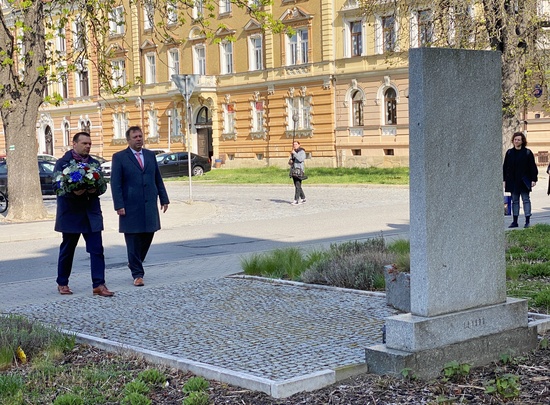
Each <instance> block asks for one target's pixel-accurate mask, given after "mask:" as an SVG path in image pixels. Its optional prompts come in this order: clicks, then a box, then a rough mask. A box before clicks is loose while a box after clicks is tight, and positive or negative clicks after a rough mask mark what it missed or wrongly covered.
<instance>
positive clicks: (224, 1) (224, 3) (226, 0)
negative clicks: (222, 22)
mask: <svg viewBox="0 0 550 405" xmlns="http://www.w3.org/2000/svg"><path fill="white" fill-rule="evenodd" d="M230 12H231V0H220V14H228V13H230Z"/></svg>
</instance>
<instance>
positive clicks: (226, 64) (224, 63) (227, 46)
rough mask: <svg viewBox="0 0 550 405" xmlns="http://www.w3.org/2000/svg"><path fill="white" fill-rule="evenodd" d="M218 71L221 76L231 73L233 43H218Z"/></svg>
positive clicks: (224, 41)
mask: <svg viewBox="0 0 550 405" xmlns="http://www.w3.org/2000/svg"><path fill="white" fill-rule="evenodd" d="M220 64H221V66H220V68H221V69H220V71H221V74H222V75H227V74H231V73H234V72H233V42H231V41H227V40H223V41H222V42H221V43H220Z"/></svg>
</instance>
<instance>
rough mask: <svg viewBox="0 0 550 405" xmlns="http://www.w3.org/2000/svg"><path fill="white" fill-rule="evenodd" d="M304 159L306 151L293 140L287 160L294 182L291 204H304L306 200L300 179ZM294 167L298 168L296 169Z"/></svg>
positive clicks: (302, 177)
mask: <svg viewBox="0 0 550 405" xmlns="http://www.w3.org/2000/svg"><path fill="white" fill-rule="evenodd" d="M305 160H306V151H305V150H304V149H303V148H302V147H301V146H300V142H298V141H294V142H293V143H292V152H291V154H290V159H289V161H288V163H289V165H290V175H291V177H292V181H293V182H294V201H293V202H292V203H291V204H292V205H298V204H304V203H305V202H306V195H305V194H304V190H302V180H304V179H305V177H304V176H305V172H304V161H305ZM296 169H298V170H297V171H296Z"/></svg>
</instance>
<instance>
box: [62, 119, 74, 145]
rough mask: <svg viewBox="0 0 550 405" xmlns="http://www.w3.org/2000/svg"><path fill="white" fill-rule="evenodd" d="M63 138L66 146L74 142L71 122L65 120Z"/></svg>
mask: <svg viewBox="0 0 550 405" xmlns="http://www.w3.org/2000/svg"><path fill="white" fill-rule="evenodd" d="M63 139H64V140H65V146H69V145H70V144H71V142H72V139H71V131H70V129H69V123H68V122H67V121H65V123H64V124H63Z"/></svg>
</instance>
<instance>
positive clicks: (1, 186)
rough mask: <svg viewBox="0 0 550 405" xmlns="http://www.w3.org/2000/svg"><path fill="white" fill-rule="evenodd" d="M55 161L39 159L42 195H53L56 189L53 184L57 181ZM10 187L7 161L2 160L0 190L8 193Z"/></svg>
mask: <svg viewBox="0 0 550 405" xmlns="http://www.w3.org/2000/svg"><path fill="white" fill-rule="evenodd" d="M54 169H55V162H47V161H44V160H39V161H38V173H39V174H40V189H41V191H42V195H53V194H55V190H54V188H53V185H54V183H55V179H54V171H55V170H54ZM7 188H8V166H7V165H6V162H5V161H3V162H0V191H2V192H3V193H6V194H8V193H7Z"/></svg>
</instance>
